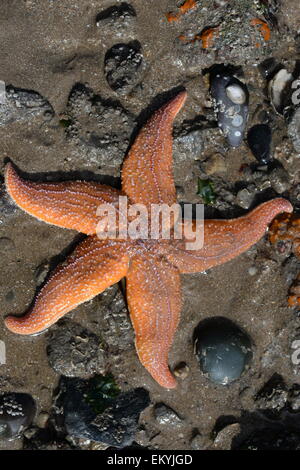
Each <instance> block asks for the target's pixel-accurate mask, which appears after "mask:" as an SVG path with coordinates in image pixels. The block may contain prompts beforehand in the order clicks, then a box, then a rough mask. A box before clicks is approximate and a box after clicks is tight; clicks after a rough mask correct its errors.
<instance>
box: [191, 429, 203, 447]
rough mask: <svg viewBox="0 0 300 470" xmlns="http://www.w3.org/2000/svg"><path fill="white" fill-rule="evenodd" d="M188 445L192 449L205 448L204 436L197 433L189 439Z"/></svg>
mask: <svg viewBox="0 0 300 470" xmlns="http://www.w3.org/2000/svg"><path fill="white" fill-rule="evenodd" d="M190 445H191V448H192V449H193V450H202V449H203V448H205V438H204V437H203V436H202V434H200V433H198V434H196V435H195V436H194V437H193V438H192V439H191V442H190Z"/></svg>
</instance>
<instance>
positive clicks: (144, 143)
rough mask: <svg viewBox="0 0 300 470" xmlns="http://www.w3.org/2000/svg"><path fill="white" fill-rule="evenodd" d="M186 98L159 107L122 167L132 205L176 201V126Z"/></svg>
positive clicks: (179, 95)
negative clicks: (174, 140) (174, 172)
mask: <svg viewBox="0 0 300 470" xmlns="http://www.w3.org/2000/svg"><path fill="white" fill-rule="evenodd" d="M185 99H186V92H185V91H183V92H180V93H179V94H178V95H177V96H175V98H173V99H172V100H171V101H169V102H168V103H166V104H165V105H164V106H162V107H161V108H159V109H158V110H157V111H156V112H155V113H154V114H153V115H152V117H151V118H150V119H149V120H148V121H147V123H146V124H145V126H144V127H143V128H142V129H141V131H140V133H139V134H138V136H137V138H136V140H135V142H134V144H133V145H132V147H131V149H130V151H129V153H128V155H127V157H126V159H125V161H124V164H123V168H122V188H123V190H124V192H125V193H126V194H127V196H128V197H129V199H130V200H131V202H133V203H142V204H145V205H146V206H147V208H150V206H151V204H162V203H165V204H168V205H172V204H173V203H175V202H176V190H175V184H174V178H173V168H172V167H173V159H172V140H173V139H172V124H173V121H174V118H175V116H176V114H177V113H178V111H179V110H180V108H181V107H182V106H183V104H184V102H185Z"/></svg>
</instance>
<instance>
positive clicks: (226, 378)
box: [195, 317, 252, 385]
mask: <svg viewBox="0 0 300 470" xmlns="http://www.w3.org/2000/svg"><path fill="white" fill-rule="evenodd" d="M195 351H196V355H197V358H198V360H199V365H200V369H201V371H202V372H203V373H204V374H205V375H206V376H207V377H208V378H209V379H210V380H211V381H212V382H215V383H217V384H220V385H228V384H230V383H231V382H233V381H235V380H237V379H239V378H240V376H241V374H242V373H243V371H244V370H245V368H246V367H247V366H248V365H249V363H250V361H251V359H252V346H251V340H250V338H249V336H248V335H247V333H246V332H244V331H243V330H241V329H240V328H239V327H238V326H237V325H236V324H235V323H233V322H232V321H231V320H229V319H227V318H224V317H213V318H209V319H206V320H203V321H202V322H200V323H199V325H198V327H197V328H196V330H195Z"/></svg>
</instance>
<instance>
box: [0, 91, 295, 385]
mask: <svg viewBox="0 0 300 470" xmlns="http://www.w3.org/2000/svg"><path fill="white" fill-rule="evenodd" d="M185 99H186V92H185V91H183V92H180V93H179V94H178V95H177V96H175V98H173V99H172V100H170V101H169V102H167V103H166V104H165V105H163V106H162V107H161V108H159V109H158V110H157V111H156V112H155V113H154V114H153V115H152V117H150V119H149V120H148V121H147V123H146V124H145V125H144V127H143V128H142V129H141V131H140V133H139V134H138V136H137V138H136V140H135V142H134V144H133V145H132V147H131V149H130V151H129V153H128V155H127V157H126V159H125V161H124V164H123V168H122V191H118V190H116V189H113V188H110V187H108V186H104V185H100V184H97V183H90V182H84V181H67V182H58V183H36V182H31V181H28V180H25V179H23V178H21V177H20V176H19V175H18V173H17V172H16V170H15V169H14V167H13V165H12V164H8V165H7V166H6V171H5V180H6V188H7V191H8V193H9V194H10V196H11V198H12V199H13V200H14V201H15V203H16V204H17V205H18V206H19V207H20V208H21V209H23V210H24V211H26V212H28V213H29V214H31V215H33V216H35V217H37V218H38V219H40V220H43V221H45V222H48V223H50V224H54V225H58V226H60V227H65V228H68V229H74V230H77V231H79V232H82V233H84V234H86V235H88V236H87V238H86V239H85V240H84V241H83V242H81V243H80V244H79V245H78V246H77V247H76V249H75V250H74V252H73V253H72V254H71V255H70V256H69V257H68V258H67V259H66V261H65V262H64V263H62V264H60V265H59V266H58V267H57V268H56V269H55V270H54V272H53V273H52V275H51V276H50V277H49V279H48V281H47V282H46V283H45V285H44V286H43V287H42V289H41V290H40V292H39V294H38V295H37V297H36V299H35V302H34V304H33V306H32V307H31V308H30V309H29V311H28V312H27V313H25V315H23V316H21V317H17V316H14V315H9V316H8V317H6V319H5V324H6V326H7V328H8V329H9V330H11V331H12V332H15V333H18V334H21V335H29V334H36V333H38V332H40V331H43V330H45V329H46V328H48V327H50V326H51V325H52V324H53V323H55V322H56V321H57V320H58V319H59V318H60V317H62V316H63V315H65V314H66V313H68V312H70V311H71V310H72V309H74V308H75V307H76V306H77V305H79V304H81V303H83V302H85V301H87V300H89V299H92V298H93V297H94V296H96V295H98V294H100V293H101V292H103V291H104V290H105V289H106V288H107V287H109V286H110V285H112V284H114V283H116V282H118V281H120V280H121V279H122V278H123V277H126V281H127V282H126V291H127V302H128V307H129V313H130V317H131V321H132V324H133V327H134V330H135V335H136V340H135V343H136V350H137V353H138V356H139V359H140V361H141V363H142V364H143V365H144V367H145V368H146V369H147V370H148V372H149V373H150V374H151V375H152V377H153V378H154V379H155V380H156V381H157V382H158V383H159V384H160V385H161V386H163V387H166V388H174V387H175V386H176V381H175V379H174V377H173V375H172V374H171V372H170V370H169V367H168V353H169V350H170V348H171V345H172V342H173V339H174V335H175V332H176V328H177V326H178V322H179V316H180V310H181V288H180V273H194V272H201V271H204V270H206V269H208V268H211V267H213V266H217V265H220V264H222V263H225V262H227V261H229V260H231V259H233V258H235V257H236V256H238V255H239V254H241V253H242V252H244V251H246V250H247V249H248V248H249V247H251V246H252V245H253V244H255V243H256V242H257V241H258V240H259V239H260V238H261V237H262V236H263V235H264V233H265V231H266V230H267V228H268V224H269V223H270V222H271V221H272V219H273V218H274V217H275V216H276V215H277V214H279V213H281V212H292V210H293V209H292V206H291V204H290V203H289V202H288V201H287V200H285V199H283V198H276V199H273V200H271V201H268V202H265V203H263V204H261V205H260V206H258V207H257V208H256V209H254V210H253V211H251V212H250V213H248V214H246V215H245V216H243V217H240V218H237V219H232V220H205V222H204V246H203V248H201V249H199V250H188V249H186V246H185V244H186V242H187V241H192V240H193V237H195V236H196V235H193V236H192V235H191V236H190V238H189V237H188V238H183V239H176V237H175V232H176V229H175V226H172V224H171V228H172V230H171V237H170V239H169V240H166V239H163V238H159V239H155V240H154V239H142V238H140V239H127V240H125V239H124V240H119V239H117V238H111V239H107V240H101V239H100V238H99V237H98V236H97V235H96V227H97V223H98V222H99V216H97V214H96V211H97V207H98V206H99V205H100V204H102V203H106V204H109V205H112V206H113V207H115V208H116V209H117V210H119V208H118V198H119V196H122V195H126V196H127V197H128V200H129V204H137V203H138V204H141V203H142V204H144V205H146V207H147V208H148V209H150V206H151V204H167V205H169V206H171V205H172V204H173V203H175V202H176V191H175V184H174V179H173V173H172V165H173V159H172V140H173V139H172V126H173V121H174V118H175V116H176V114H177V113H178V111H179V110H180V108H181V107H182V106H183V104H184V102H185ZM173 225H174V224H173ZM182 225H183V226H184V228H185V227H187V228H191V227H192V228H195V227H194V225H195V222H193V221H188V220H187V221H183V222H182ZM184 233H186V232H184Z"/></svg>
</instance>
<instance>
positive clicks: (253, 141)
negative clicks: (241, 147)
mask: <svg viewBox="0 0 300 470" xmlns="http://www.w3.org/2000/svg"><path fill="white" fill-rule="evenodd" d="M247 141H248V145H249V147H250V150H251V152H252V153H253V155H254V156H255V158H256V159H257V160H258V161H259V162H260V163H263V164H267V163H269V162H270V161H271V141H272V133H271V129H270V127H269V126H268V125H267V124H256V125H255V126H253V127H251V129H250V130H249V132H248V135H247Z"/></svg>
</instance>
